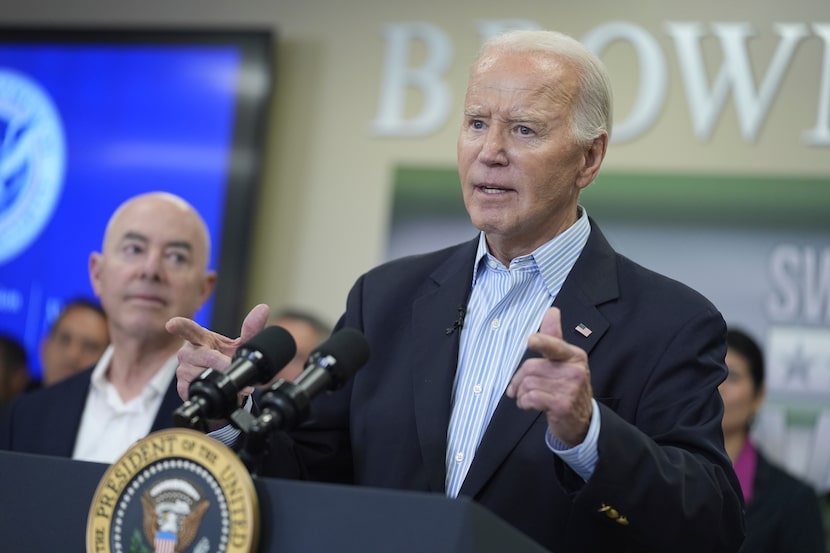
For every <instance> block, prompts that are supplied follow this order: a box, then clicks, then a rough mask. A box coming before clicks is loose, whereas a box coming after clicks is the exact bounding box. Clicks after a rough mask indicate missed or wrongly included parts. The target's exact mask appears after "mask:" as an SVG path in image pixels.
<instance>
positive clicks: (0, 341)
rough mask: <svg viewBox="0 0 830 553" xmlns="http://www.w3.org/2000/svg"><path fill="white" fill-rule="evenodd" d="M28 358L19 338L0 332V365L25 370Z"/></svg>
mask: <svg viewBox="0 0 830 553" xmlns="http://www.w3.org/2000/svg"><path fill="white" fill-rule="evenodd" d="M28 361H29V358H28V356H27V355H26V348H24V347H23V344H21V343H20V340H18V339H17V338H15V337H13V336H10V335H8V334H0V365H3V366H5V367H7V368H8V369H10V370H14V369H24V370H27V367H28Z"/></svg>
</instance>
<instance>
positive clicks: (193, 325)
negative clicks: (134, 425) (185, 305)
mask: <svg viewBox="0 0 830 553" xmlns="http://www.w3.org/2000/svg"><path fill="white" fill-rule="evenodd" d="M270 312H271V309H270V308H269V307H268V306H267V305H265V304H259V305H256V306H255V307H254V308H253V309H251V311H250V312H249V313H248V315H247V316H246V317H245V320H244V321H243V322H242V332H241V334H240V336H239V338H235V339H231V338H228V337H227V336H223V335H222V334H219V333H217V332H213V331H212V330H208V329H207V328H205V327H203V326H201V325H200V324H199V323H197V322H195V321H193V320H191V319H188V318H186V317H173V318H172V319H170V320H169V321H167V324H166V325H165V326H166V328H167V331H168V332H170V333H171V334H174V335H176V336H178V337H180V338H182V339H183V340H184V341H185V344H184V345H183V346H182V347H181V349H179V353H178V357H179V367H178V369H176V378H177V380H178V382H177V384H176V390H177V391H178V392H179V396H180V397H181V398H182V400H184V401H187V397H188V390H189V388H190V383H191V382H192V381H193V380H194V379H196V378H197V377H198V376H199V375H200V374H202V372H204V370H205V369H207V368H209V367H210V368H213V369H215V370H225V369H226V368H227V367H228V365H230V363H231V358H232V357H233V354H234V353H235V352H236V349H237V348H238V347H239V346H240V345H242V344H244V343H245V342H247V341H248V340H250V339H251V338H252V337H253V336H254V335H256V334H257V333H258V332H259V331H260V330H262V329H263V328H265V324H266V323H267V322H268V316H269V314H270Z"/></svg>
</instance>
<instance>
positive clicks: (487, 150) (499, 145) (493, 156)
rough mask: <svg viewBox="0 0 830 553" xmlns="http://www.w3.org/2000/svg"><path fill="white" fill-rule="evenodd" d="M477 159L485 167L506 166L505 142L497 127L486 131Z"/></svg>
mask: <svg viewBox="0 0 830 553" xmlns="http://www.w3.org/2000/svg"><path fill="white" fill-rule="evenodd" d="M478 159H479V161H481V162H482V163H484V164H485V165H507V159H508V158H507V141H506V140H505V138H504V135H503V133H502V130H501V129H499V128H498V127H497V126H495V125H494V126H491V127H490V128H489V129H487V134H485V135H484V142H483V144H482V145H481V150H480V151H479V153H478Z"/></svg>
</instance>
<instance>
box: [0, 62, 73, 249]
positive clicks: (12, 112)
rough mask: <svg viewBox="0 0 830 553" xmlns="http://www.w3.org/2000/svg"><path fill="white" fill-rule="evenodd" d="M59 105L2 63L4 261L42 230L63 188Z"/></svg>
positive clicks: (0, 220) (0, 231)
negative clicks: (56, 105) (57, 107)
mask: <svg viewBox="0 0 830 553" xmlns="http://www.w3.org/2000/svg"><path fill="white" fill-rule="evenodd" d="M65 165H66V144H65V139H64V132H63V126H62V124H61V120H60V117H59V115H58V110H57V109H56V108H55V105H54V103H53V102H52V100H51V98H50V97H49V95H48V94H47V92H46V91H45V90H44V89H43V88H42V87H41V86H40V85H39V84H37V83H36V82H34V81H33V80H32V79H30V78H29V77H27V76H25V75H23V74H21V73H18V72H16V71H11V70H8V69H0V265H2V264H3V263H5V262H6V261H8V260H10V259H13V258H14V257H16V256H17V255H18V254H19V253H20V252H22V251H24V250H25V249H26V248H27V247H28V246H29V245H30V244H31V243H32V242H34V240H35V239H36V238H37V237H38V236H40V233H41V232H42V231H43V229H44V227H45V226H46V223H48V222H49V220H50V218H51V217H52V213H53V212H54V210H55V206H56V205H57V202H58V198H59V197H60V192H61V189H62V188H63V176H64V170H65Z"/></svg>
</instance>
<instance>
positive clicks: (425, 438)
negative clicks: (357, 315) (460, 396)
mask: <svg viewBox="0 0 830 553" xmlns="http://www.w3.org/2000/svg"><path fill="white" fill-rule="evenodd" d="M477 244H478V239H477V238H476V240H473V241H471V242H469V243H467V244H463V245H461V246H459V247H458V248H456V249H455V250H454V251H453V253H452V254H450V257H449V258H447V260H446V261H445V262H444V263H443V264H442V265H441V266H440V267H439V268H438V269H437V270H436V271H434V272H433V273H432V274H431V275H430V281H429V282H428V283H427V285H426V286H425V290H424V293H422V294H419V295H418V296H417V298H416V299H415V301H414V302H413V305H412V327H411V328H412V330H413V332H412V335H413V337H414V339H415V343H414V347H413V349H412V352H413V354H412V359H411V371H410V373H411V374H412V378H413V382H412V385H413V401H414V413H415V426H416V429H417V433H418V440H419V442H420V447H421V455H422V457H423V463H424V469H425V472H426V475H427V481H428V483H429V488H430V491H435V492H440V493H443V492H444V487H445V480H446V460H445V456H446V451H447V428H448V426H449V421H450V410H451V408H452V405H451V398H452V389H453V380H454V378H455V371H456V367H457V364H458V348H459V343H460V339H459V336H460V332H459V331H458V330H456V331H454V332H452V333H450V334H447V329H448V328H449V327H451V326H452V323H453V321H455V320H457V319H458V318H459V313H458V308H459V307H460V306H466V304H467V298H468V297H469V293H470V289H471V287H472V276H473V260H474V258H475V252H476V246H477Z"/></svg>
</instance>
